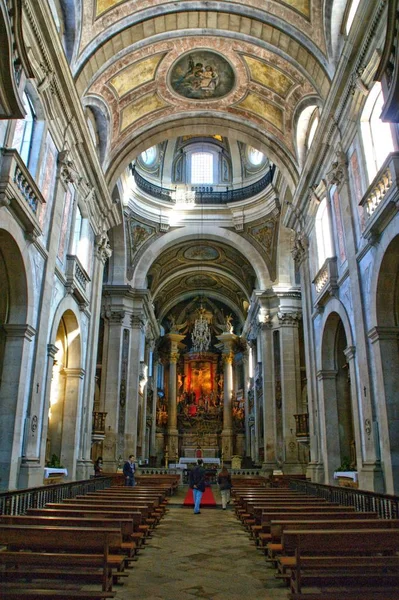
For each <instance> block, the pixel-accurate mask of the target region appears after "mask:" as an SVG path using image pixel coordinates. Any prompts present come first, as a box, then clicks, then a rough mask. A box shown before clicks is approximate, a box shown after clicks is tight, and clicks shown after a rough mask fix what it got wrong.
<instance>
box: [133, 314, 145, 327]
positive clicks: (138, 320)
mask: <svg viewBox="0 0 399 600" xmlns="http://www.w3.org/2000/svg"><path fill="white" fill-rule="evenodd" d="M130 325H131V327H132V329H143V330H144V327H145V325H146V319H145V315H144V313H143V312H141V311H140V312H134V313H133V314H132V315H131V317H130Z"/></svg>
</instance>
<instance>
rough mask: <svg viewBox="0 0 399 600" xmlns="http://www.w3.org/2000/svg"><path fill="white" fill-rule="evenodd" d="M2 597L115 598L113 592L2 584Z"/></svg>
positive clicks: (31, 599) (13, 599) (30, 599)
mask: <svg viewBox="0 0 399 600" xmlns="http://www.w3.org/2000/svg"><path fill="white" fill-rule="evenodd" d="M0 594H1V595H0V597H1V598H2V600H21V598H27V599H28V600H42V599H43V598H58V600H70V599H71V598H75V599H76V600H102V599H103V598H114V596H115V594H114V593H113V592H93V591H89V590H88V591H84V590H55V589H51V590H49V589H43V588H29V589H27V588H26V587H18V586H15V587H13V588H10V587H9V586H3V585H2V584H1V583H0Z"/></svg>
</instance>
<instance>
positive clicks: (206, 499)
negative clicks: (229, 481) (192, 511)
mask: <svg viewBox="0 0 399 600" xmlns="http://www.w3.org/2000/svg"><path fill="white" fill-rule="evenodd" d="M183 506H188V507H191V508H192V507H193V506H194V500H193V490H191V489H190V488H189V489H188V492H187V494H186V497H185V498H184V503H183ZM214 506H216V502H215V498H214V497H213V492H212V490H211V488H210V487H206V488H205V492H204V493H203V494H202V498H201V508H212V507H214Z"/></svg>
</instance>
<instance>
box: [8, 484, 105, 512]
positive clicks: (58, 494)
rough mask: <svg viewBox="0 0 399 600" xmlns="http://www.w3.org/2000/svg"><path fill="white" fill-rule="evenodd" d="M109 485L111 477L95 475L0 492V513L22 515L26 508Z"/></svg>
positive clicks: (101, 488) (41, 506) (42, 505)
mask: <svg viewBox="0 0 399 600" xmlns="http://www.w3.org/2000/svg"><path fill="white" fill-rule="evenodd" d="M109 487H111V479H110V478H107V477H95V478H93V479H83V480H81V481H70V482H68V483H58V484H54V485H46V486H40V487H36V488H29V489H26V490H15V491H11V492H2V493H0V515H24V514H25V513H26V512H27V510H28V508H43V507H44V506H45V505H46V504H47V503H48V502H62V501H63V500H65V499H66V498H75V497H76V496H77V495H78V494H79V495H81V494H87V493H88V492H95V491H97V490H103V489H106V488H109Z"/></svg>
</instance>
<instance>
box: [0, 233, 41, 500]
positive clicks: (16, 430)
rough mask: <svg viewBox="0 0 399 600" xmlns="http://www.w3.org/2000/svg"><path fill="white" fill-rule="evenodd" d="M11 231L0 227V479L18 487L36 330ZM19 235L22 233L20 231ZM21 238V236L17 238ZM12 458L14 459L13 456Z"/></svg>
mask: <svg viewBox="0 0 399 600" xmlns="http://www.w3.org/2000/svg"><path fill="white" fill-rule="evenodd" d="M14 229H16V228H15V227H10V231H6V230H5V229H0V280H1V300H0V439H1V440H2V443H1V454H0V481H1V484H0V485H1V487H2V488H3V487H4V488H5V489H7V488H9V487H17V477H18V468H19V464H18V461H17V460H16V458H18V457H19V456H20V453H21V444H22V438H23V433H24V432H23V426H22V424H23V422H24V419H22V418H17V415H23V414H24V410H25V408H24V407H25V402H26V373H27V370H28V369H29V366H28V365H29V359H30V354H31V348H30V344H31V340H32V338H33V336H34V334H35V330H34V328H33V327H32V326H31V325H30V324H29V322H32V321H31V319H32V312H31V310H30V309H29V305H30V294H29V292H30V290H31V287H32V286H31V285H29V278H28V273H29V264H28V263H27V261H26V257H24V256H23V254H22V252H21V250H20V248H21V247H22V248H23V247H24V245H25V247H26V242H25V244H23V243H21V244H18V242H17V239H16V237H14V235H12V233H14V231H13V230H14ZM20 237H22V236H21V235H20ZM20 242H22V240H20ZM12 458H13V459H12Z"/></svg>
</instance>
